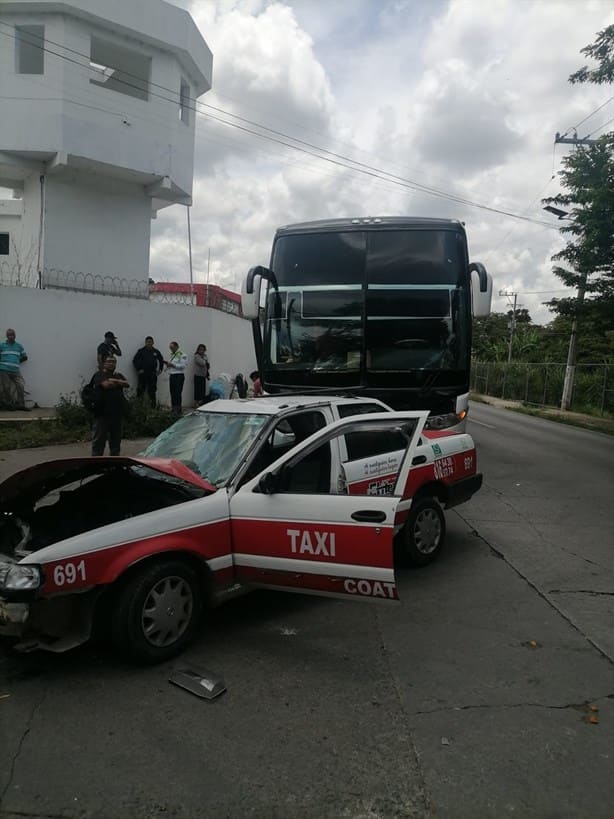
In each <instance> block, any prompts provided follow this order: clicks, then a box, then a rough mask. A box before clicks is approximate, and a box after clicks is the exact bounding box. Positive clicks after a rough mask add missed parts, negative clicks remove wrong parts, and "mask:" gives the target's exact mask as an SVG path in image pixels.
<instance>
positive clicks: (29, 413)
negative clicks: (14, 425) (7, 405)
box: [0, 407, 55, 423]
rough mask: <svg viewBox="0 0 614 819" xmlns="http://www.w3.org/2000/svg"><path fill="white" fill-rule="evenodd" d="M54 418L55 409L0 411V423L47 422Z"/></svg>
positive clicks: (39, 408)
mask: <svg viewBox="0 0 614 819" xmlns="http://www.w3.org/2000/svg"><path fill="white" fill-rule="evenodd" d="M52 418H55V407H36V408H35V409H31V410H0V423H1V422H2V421H13V422H14V421H38V420H40V421H49V420H51V419H52Z"/></svg>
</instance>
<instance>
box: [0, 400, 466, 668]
mask: <svg viewBox="0 0 614 819" xmlns="http://www.w3.org/2000/svg"><path fill="white" fill-rule="evenodd" d="M426 415H427V413H426V412H409V411H408V412H396V413H393V412H390V411H389V410H388V408H387V407H386V406H385V405H383V404H381V403H380V402H378V401H374V400H373V399H370V400H365V399H352V398H328V397H327V398H322V397H313V396H292V397H287V396H284V397H282V396H276V397H267V398H258V399H252V400H247V401H216V402H213V403H212V404H210V405H205V407H203V408H201V409H200V410H198V411H196V412H194V413H192V414H190V415H188V416H186V417H184V418H182V419H181V420H179V421H177V422H176V423H175V424H174V425H173V426H172V427H171V428H169V429H168V430H166V431H165V432H164V433H162V434H161V435H160V436H158V438H157V439H155V440H154V442H153V443H152V444H151V445H150V446H149V447H148V448H147V450H146V451H145V452H144V453H143V455H142V456H140V457H136V458H124V457H118V458H77V459H68V460H62V461H51V462H47V463H43V464H40V465H39V466H36V467H32V468H30V469H26V470H24V471H22V472H19V473H17V474H15V475H13V476H12V477H10V478H9V479H8V480H6V481H5V482H4V483H3V484H2V485H1V486H0V634H1V635H6V636H12V637H14V638H16V639H17V645H18V648H20V649H21V650H28V649H34V648H45V649H48V650H51V651H64V650H67V649H69V648H71V647H73V646H75V645H78V644H80V643H82V642H84V641H85V640H87V639H88V638H89V637H90V635H91V633H92V629H93V627H94V625H100V626H101V627H102V629H103V630H104V631H105V632H107V633H108V634H109V635H110V636H111V638H112V640H113V642H114V643H115V644H116V645H117V646H118V647H119V648H120V649H121V650H123V651H124V653H126V654H127V655H129V656H130V657H131V658H133V659H136V660H139V661H144V662H157V661H161V660H164V659H166V658H168V657H170V656H172V655H174V654H176V653H177V652H178V651H180V650H181V649H182V648H183V647H184V646H185V645H187V644H188V643H189V641H190V640H191V639H192V638H193V637H194V636H195V634H196V633H197V631H198V628H199V624H200V622H201V620H202V615H203V612H204V611H205V609H206V608H207V607H208V606H210V605H211V604H214V603H215V602H218V601H220V600H222V599H224V598H225V597H227V596H228V595H229V594H231V593H234V592H236V591H239V590H241V589H249V588H252V587H265V588H271V589H278V590H283V591H295V592H304V593H310V594H318V595H333V596H340V597H346V598H350V599H362V600H377V601H381V602H388V603H390V602H395V601H396V600H397V599H398V594H397V587H396V582H395V575H394V558H395V550H396V554H397V555H398V556H400V557H401V558H404V559H405V560H408V561H410V562H412V563H414V564H417V565H425V564H426V563H428V562H430V561H431V560H432V559H434V558H435V557H436V556H437V554H438V553H439V551H440V549H441V546H442V544H443V539H444V535H445V521H444V516H443V512H442V505H443V506H446V507H447V506H452V505H455V504H457V503H461V502H463V501H465V500H468V499H469V498H470V497H471V495H472V494H473V493H474V492H475V491H477V489H479V486H480V484H481V475H479V474H478V473H477V466H476V458H475V448H474V445H473V441H472V439H471V437H470V436H469V435H467V434H460V435H449V436H446V435H441V434H439V435H437V434H435V436H436V437H428V433H426V432H423V426H424V422H425V420H426Z"/></svg>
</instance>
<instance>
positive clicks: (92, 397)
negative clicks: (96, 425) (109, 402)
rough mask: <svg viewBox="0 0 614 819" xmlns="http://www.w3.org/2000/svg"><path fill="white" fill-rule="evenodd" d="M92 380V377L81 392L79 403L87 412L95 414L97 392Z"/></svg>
mask: <svg viewBox="0 0 614 819" xmlns="http://www.w3.org/2000/svg"><path fill="white" fill-rule="evenodd" d="M94 378H95V376H94V375H93V376H92V378H91V380H90V383H89V384H86V385H85V386H84V387H83V389H82V390H81V403H82V404H83V406H84V407H85V409H86V410H87V411H88V412H95V411H96V408H97V406H98V391H97V390H96V387H95V386H94Z"/></svg>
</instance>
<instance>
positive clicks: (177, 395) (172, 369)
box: [164, 341, 188, 415]
mask: <svg viewBox="0 0 614 819" xmlns="http://www.w3.org/2000/svg"><path fill="white" fill-rule="evenodd" d="M168 349H169V350H170V351H171V355H170V358H169V359H168V361H165V362H164V363H165V364H166V369H167V370H168V373H169V379H168V385H169V390H170V393H171V407H172V410H173V412H174V413H175V414H176V415H181V394H182V392H183V384H184V381H185V368H186V366H187V364H188V357H187V355H185V353H184V352H183V350H181V349H180V347H179V344H177V342H176V341H171V343H170V344H169V345H168Z"/></svg>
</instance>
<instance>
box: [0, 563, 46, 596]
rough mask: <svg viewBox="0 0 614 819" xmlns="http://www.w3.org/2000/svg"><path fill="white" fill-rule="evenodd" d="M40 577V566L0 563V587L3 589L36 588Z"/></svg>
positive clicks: (25, 589)
mask: <svg viewBox="0 0 614 819" xmlns="http://www.w3.org/2000/svg"><path fill="white" fill-rule="evenodd" d="M42 579H43V577H42V572H41V569H40V566H32V565H28V564H25V563H24V564H21V563H0V589H4V590H5V591H28V590H29V589H38V587H39V586H40V585H41V583H42Z"/></svg>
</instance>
